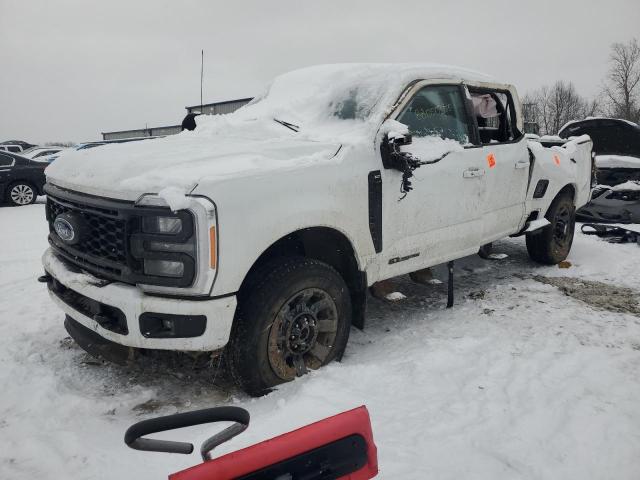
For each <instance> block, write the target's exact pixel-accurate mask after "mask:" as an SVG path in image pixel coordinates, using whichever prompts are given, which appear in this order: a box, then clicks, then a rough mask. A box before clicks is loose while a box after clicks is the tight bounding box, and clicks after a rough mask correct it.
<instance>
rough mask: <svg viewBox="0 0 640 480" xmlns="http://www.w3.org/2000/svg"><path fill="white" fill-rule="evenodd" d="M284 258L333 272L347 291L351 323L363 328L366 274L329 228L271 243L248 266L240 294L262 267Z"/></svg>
mask: <svg viewBox="0 0 640 480" xmlns="http://www.w3.org/2000/svg"><path fill="white" fill-rule="evenodd" d="M287 255H300V256H303V257H307V258H314V259H316V260H320V261H321V262H324V263H326V264H328V265H331V266H332V267H333V268H335V269H336V271H337V272H338V273H339V274H340V275H341V276H342V278H343V279H344V281H345V283H346V284H347V287H348V288H349V294H350V296H351V304H352V307H353V315H352V323H353V325H354V326H356V327H358V328H364V313H365V309H366V298H367V296H366V292H367V278H366V273H365V272H361V271H360V270H359V268H358V262H357V259H356V254H355V250H354V248H353V246H352V245H351V242H350V241H349V239H348V238H347V237H346V236H345V235H344V234H342V233H341V232H339V231H337V230H334V229H332V228H328V227H313V228H305V229H302V230H298V231H296V232H293V233H290V234H289V235H287V236H285V237H282V238H281V239H279V240H278V241H276V242H275V243H273V244H272V245H271V246H270V247H269V248H267V249H266V250H265V251H264V252H263V253H262V255H260V257H258V259H257V260H256V261H255V262H254V264H253V265H252V266H251V269H250V270H249V272H248V273H247V275H246V277H245V279H244V281H243V282H242V285H241V287H240V291H241V292H242V291H243V290H245V289H246V288H250V285H249V283H250V282H251V279H252V277H254V275H255V274H256V273H257V272H258V271H259V270H260V269H261V267H262V266H264V265H265V264H266V263H268V262H271V261H274V259H276V258H277V257H280V256H287Z"/></svg>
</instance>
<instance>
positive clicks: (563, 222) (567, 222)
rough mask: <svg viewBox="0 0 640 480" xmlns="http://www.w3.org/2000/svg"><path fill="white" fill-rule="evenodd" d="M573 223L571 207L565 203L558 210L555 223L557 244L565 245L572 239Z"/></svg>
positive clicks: (554, 237) (554, 232)
mask: <svg viewBox="0 0 640 480" xmlns="http://www.w3.org/2000/svg"><path fill="white" fill-rule="evenodd" d="M572 225H573V218H572V215H571V209H570V208H569V207H568V206H566V205H563V206H561V207H560V208H559V209H558V211H557V212H556V217H555V222H554V225H553V239H554V241H555V243H556V245H558V246H560V247H565V246H566V245H567V243H568V242H569V241H570V240H571V228H572Z"/></svg>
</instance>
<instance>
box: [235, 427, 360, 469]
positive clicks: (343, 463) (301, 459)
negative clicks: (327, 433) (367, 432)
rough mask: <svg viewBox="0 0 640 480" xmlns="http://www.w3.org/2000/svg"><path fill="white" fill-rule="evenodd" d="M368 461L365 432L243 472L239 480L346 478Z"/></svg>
mask: <svg viewBox="0 0 640 480" xmlns="http://www.w3.org/2000/svg"><path fill="white" fill-rule="evenodd" d="M367 462H368V457H367V442H366V440H365V439H364V438H363V437H362V435H358V434H353V435H349V436H348V437H345V438H341V439H340V440H335V441H333V442H331V443H328V444H326V445H323V446H321V447H318V448H314V449H313V450H309V451H308V452H305V453H301V454H298V455H296V456H295V457H293V458H288V459H287V460H283V461H281V462H278V463H274V464H273V465H270V466H268V467H265V468H262V469H260V470H257V471H255V472H252V473H249V474H247V475H243V476H242V477H238V478H237V480H273V479H274V478H292V479H309V480H312V479H317V480H321V479H333V478H345V477H346V476H347V475H349V474H351V473H355V472H357V471H358V470H361V469H362V468H364V467H365V466H366V465H367Z"/></svg>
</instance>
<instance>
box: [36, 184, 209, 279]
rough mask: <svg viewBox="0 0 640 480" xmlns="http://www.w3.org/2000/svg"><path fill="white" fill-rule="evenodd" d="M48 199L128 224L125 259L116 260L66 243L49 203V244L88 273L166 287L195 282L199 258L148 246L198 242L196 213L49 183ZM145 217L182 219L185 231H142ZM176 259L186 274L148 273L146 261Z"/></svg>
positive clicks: (78, 210)
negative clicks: (103, 195) (147, 247)
mask: <svg viewBox="0 0 640 480" xmlns="http://www.w3.org/2000/svg"><path fill="white" fill-rule="evenodd" d="M45 191H46V193H47V195H48V199H47V202H54V203H57V204H59V205H62V206H63V207H65V208H68V209H71V210H72V211H76V212H80V214H82V212H87V214H91V215H93V216H98V217H105V218H110V219H113V220H117V221H119V222H122V223H123V224H124V232H125V234H124V235H125V238H124V239H123V241H124V252H123V253H124V256H125V257H126V261H125V262H120V261H113V260H109V259H106V258H102V257H98V256H95V255H92V254H90V253H87V252H84V251H82V250H81V249H78V248H77V246H70V245H68V244H66V243H64V242H63V241H62V240H61V239H59V238H58V236H57V235H56V234H55V230H54V229H53V226H52V223H53V220H54V219H53V218H50V217H51V215H50V207H49V205H48V206H47V209H46V212H47V221H48V222H49V231H50V233H49V243H50V245H51V246H52V248H53V250H54V251H55V252H56V253H57V254H58V255H60V256H62V257H64V258H65V259H66V260H67V261H69V262H71V263H73V264H75V265H77V266H80V267H81V268H83V269H85V270H87V271H88V272H90V273H92V274H95V275H97V276H99V277H103V278H108V279H110V280H116V281H121V282H124V283H128V284H145V285H157V286H164V287H179V288H186V287H190V286H192V285H193V282H194V280H195V277H196V258H194V256H192V255H190V254H188V253H186V252H168V251H155V250H149V249H146V248H145V246H146V245H147V244H148V242H154V241H157V242H165V243H173V244H176V245H184V244H188V243H195V242H196V238H195V235H196V229H195V221H194V217H193V214H192V213H190V212H188V211H185V210H181V211H178V212H175V213H174V212H172V211H171V210H170V209H169V208H168V207H139V206H136V205H135V203H133V202H128V201H122V200H111V199H104V198H101V197H96V196H92V195H85V194H80V193H77V192H73V191H70V190H65V189H61V188H59V187H56V186H55V185H51V184H47V185H45ZM145 216H170V217H177V218H180V219H181V221H182V226H183V228H182V230H181V232H180V233H178V234H176V235H170V234H150V233H144V232H143V231H142V218H143V217H145ZM145 259H156V260H174V261H180V262H183V263H184V275H183V276H182V277H179V278H176V277H162V276H153V275H145V274H144V260H145Z"/></svg>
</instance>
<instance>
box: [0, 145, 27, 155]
mask: <svg viewBox="0 0 640 480" xmlns="http://www.w3.org/2000/svg"><path fill="white" fill-rule="evenodd" d="M0 151H2V152H12V153H20V152H22V146H20V145H11V144H7V145H0Z"/></svg>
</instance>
